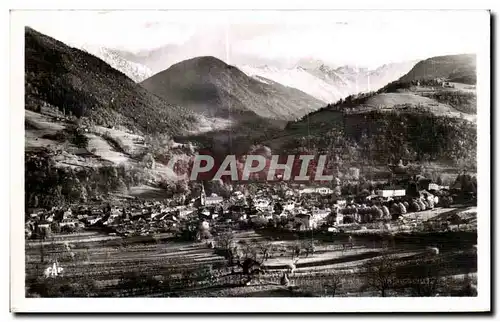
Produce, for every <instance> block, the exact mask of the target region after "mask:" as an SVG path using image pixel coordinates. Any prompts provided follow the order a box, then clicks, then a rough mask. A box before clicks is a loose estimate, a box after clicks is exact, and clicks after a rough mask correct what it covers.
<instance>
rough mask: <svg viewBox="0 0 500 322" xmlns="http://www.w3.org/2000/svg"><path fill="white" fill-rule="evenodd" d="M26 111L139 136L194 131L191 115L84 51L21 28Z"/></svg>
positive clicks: (193, 120)
mask: <svg viewBox="0 0 500 322" xmlns="http://www.w3.org/2000/svg"><path fill="white" fill-rule="evenodd" d="M25 66H26V67H25V68H26V69H25V91H26V92H25V98H26V106H25V108H26V109H29V110H33V111H39V110H40V108H41V107H43V106H45V105H50V106H55V107H56V108H58V109H59V110H61V111H64V112H65V113H66V114H70V113H71V114H72V115H73V116H76V117H78V118H81V117H85V118H86V119H88V120H89V121H90V122H92V123H93V124H96V125H103V126H107V127H112V126H117V125H122V126H125V127H127V128H129V129H132V130H137V131H141V132H144V133H157V132H164V133H171V134H177V133H181V132H183V131H186V130H189V129H191V128H193V127H194V126H195V124H196V120H197V118H196V117H195V116H194V115H193V113H192V112H190V111H189V110H186V109H185V108H181V107H179V106H175V105H172V104H169V103H168V102H167V101H166V100H165V99H162V98H160V97H158V96H156V95H154V94H152V93H150V92H148V91H147V90H146V89H144V88H143V87H142V86H140V85H138V84H136V83H135V82H134V81H132V80H131V79H130V78H128V77H127V76H125V75H124V74H123V73H121V72H119V71H117V70H116V69H113V68H112V67H111V66H109V65H108V64H107V63H105V62H104V61H102V60H101V59H99V58H97V57H94V56H92V55H90V54H88V53H87V52H84V51H81V50H78V49H75V48H72V47H69V46H67V45H65V44H64V43H62V42H60V41H57V40H55V39H53V38H51V37H48V36H46V35H43V34H41V33H39V32H37V31H35V30H33V29H31V28H29V27H26V29H25Z"/></svg>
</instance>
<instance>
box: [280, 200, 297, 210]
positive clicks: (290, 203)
mask: <svg viewBox="0 0 500 322" xmlns="http://www.w3.org/2000/svg"><path fill="white" fill-rule="evenodd" d="M294 208H295V202H293V201H291V200H290V201H287V202H285V204H283V210H288V211H290V210H293V209H294Z"/></svg>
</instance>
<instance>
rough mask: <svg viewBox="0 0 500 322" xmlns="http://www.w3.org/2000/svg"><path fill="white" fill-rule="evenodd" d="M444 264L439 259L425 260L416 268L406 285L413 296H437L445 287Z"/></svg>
mask: <svg viewBox="0 0 500 322" xmlns="http://www.w3.org/2000/svg"><path fill="white" fill-rule="evenodd" d="M444 275H445V272H444V263H442V261H441V260H439V259H430V260H429V259H423V260H422V261H420V262H419V263H417V265H415V266H414V270H412V273H411V279H409V282H408V283H404V285H403V286H404V287H409V288H410V290H411V293H412V295H413V296H419V297H428V296H436V294H437V293H438V290H439V288H441V287H442V286H444V281H443V276H444Z"/></svg>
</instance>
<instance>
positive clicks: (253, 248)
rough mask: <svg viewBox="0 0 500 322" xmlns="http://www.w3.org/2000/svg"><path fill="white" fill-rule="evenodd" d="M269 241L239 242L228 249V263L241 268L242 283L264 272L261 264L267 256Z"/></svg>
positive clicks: (269, 248) (246, 282) (269, 246)
mask: <svg viewBox="0 0 500 322" xmlns="http://www.w3.org/2000/svg"><path fill="white" fill-rule="evenodd" d="M270 250H271V244H270V243H267V242H265V243H258V244H255V243H239V245H237V246H235V247H232V248H231V250H230V256H231V260H230V265H232V266H238V267H239V268H241V270H242V271H241V272H240V273H239V274H241V275H242V276H243V280H242V283H243V284H248V283H249V282H250V281H251V280H252V279H253V278H254V277H255V276H256V275H259V274H262V273H264V271H263V269H262V268H261V266H262V264H263V263H264V262H265V261H266V260H267V259H268V258H269V252H270Z"/></svg>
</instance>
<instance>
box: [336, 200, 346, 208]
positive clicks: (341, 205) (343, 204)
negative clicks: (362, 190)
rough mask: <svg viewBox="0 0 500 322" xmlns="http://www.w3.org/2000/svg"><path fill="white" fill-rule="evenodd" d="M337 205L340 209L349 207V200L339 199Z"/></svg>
mask: <svg viewBox="0 0 500 322" xmlns="http://www.w3.org/2000/svg"><path fill="white" fill-rule="evenodd" d="M335 204H336V205H337V206H339V207H345V206H346V205H347V200H345V199H337V201H336V202H335Z"/></svg>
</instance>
